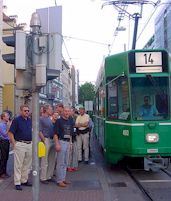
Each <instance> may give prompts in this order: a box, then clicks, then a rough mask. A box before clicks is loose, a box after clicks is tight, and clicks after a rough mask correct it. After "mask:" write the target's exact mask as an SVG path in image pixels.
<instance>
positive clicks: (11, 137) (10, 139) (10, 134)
mask: <svg viewBox="0 0 171 201" xmlns="http://www.w3.org/2000/svg"><path fill="white" fill-rule="evenodd" d="M8 136H9V141H10V143H11V144H12V146H13V149H14V147H15V143H16V141H15V139H14V134H13V133H12V132H10V131H9V132H8Z"/></svg>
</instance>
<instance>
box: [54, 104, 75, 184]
mask: <svg viewBox="0 0 171 201" xmlns="http://www.w3.org/2000/svg"><path fill="white" fill-rule="evenodd" d="M73 133H74V121H73V119H72V118H70V108H69V107H64V110H63V113H62V116H61V117H60V118H59V119H57V121H56V123H55V127H54V141H55V149H56V152H57V165H56V181H57V184H58V186H59V187H66V184H69V182H66V179H65V178H66V170H67V165H68V159H69V148H70V142H71V136H72V135H73Z"/></svg>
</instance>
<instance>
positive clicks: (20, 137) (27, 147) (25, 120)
mask: <svg viewBox="0 0 171 201" xmlns="http://www.w3.org/2000/svg"><path fill="white" fill-rule="evenodd" d="M8 134H9V138H10V142H11V144H12V145H13V149H14V184H15V188H16V190H22V187H21V185H24V186H31V184H30V183H29V182H28V175H29V172H30V170H31V164H32V121H31V119H30V117H29V107H28V106H27V105H22V106H21V107H20V115H19V116H17V117H16V118H15V119H14V120H13V121H12V124H11V127H10V129H9V132H8Z"/></svg>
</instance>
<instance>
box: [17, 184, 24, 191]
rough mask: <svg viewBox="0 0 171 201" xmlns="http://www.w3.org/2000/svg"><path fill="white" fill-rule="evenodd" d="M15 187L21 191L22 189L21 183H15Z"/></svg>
mask: <svg viewBox="0 0 171 201" xmlns="http://www.w3.org/2000/svg"><path fill="white" fill-rule="evenodd" d="M15 189H16V190H17V191H22V190H23V189H22V188H21V185H15Z"/></svg>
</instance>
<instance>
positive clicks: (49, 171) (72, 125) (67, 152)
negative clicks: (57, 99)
mask: <svg viewBox="0 0 171 201" xmlns="http://www.w3.org/2000/svg"><path fill="white" fill-rule="evenodd" d="M90 120H91V119H90V117H89V115H88V114H86V112H85V108H84V107H83V106H81V107H80V108H79V111H76V109H75V108H71V107H68V106H63V104H62V103H60V104H58V105H56V106H55V107H54V108H53V107H52V106H51V105H49V104H45V105H43V106H41V108H40V121H39V138H40V141H42V142H43V143H44V144H45V147H46V155H45V156H44V157H42V158H41V159H40V182H41V183H43V184H48V183H49V182H50V181H54V175H55V176H56V179H55V182H56V183H57V185H58V186H59V187H66V186H67V184H69V183H70V182H69V181H67V180H66V173H67V170H68V171H76V170H78V163H80V162H82V161H83V160H84V163H85V164H88V162H89V138H90V130H89V126H90ZM32 135H34V134H32V120H31V116H30V111H29V107H28V106H27V105H22V106H21V107H20V114H19V115H18V116H16V117H15V118H14V119H13V121H12V122H11V123H9V115H8V113H3V114H2V115H1V121H0V178H3V179H5V178H7V177H8V176H9V175H8V174H7V160H8V156H9V147H10V143H11V144H12V147H13V151H14V185H15V189H16V190H22V186H31V185H32V184H31V183H30V182H29V173H30V171H31V168H32Z"/></svg>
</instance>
